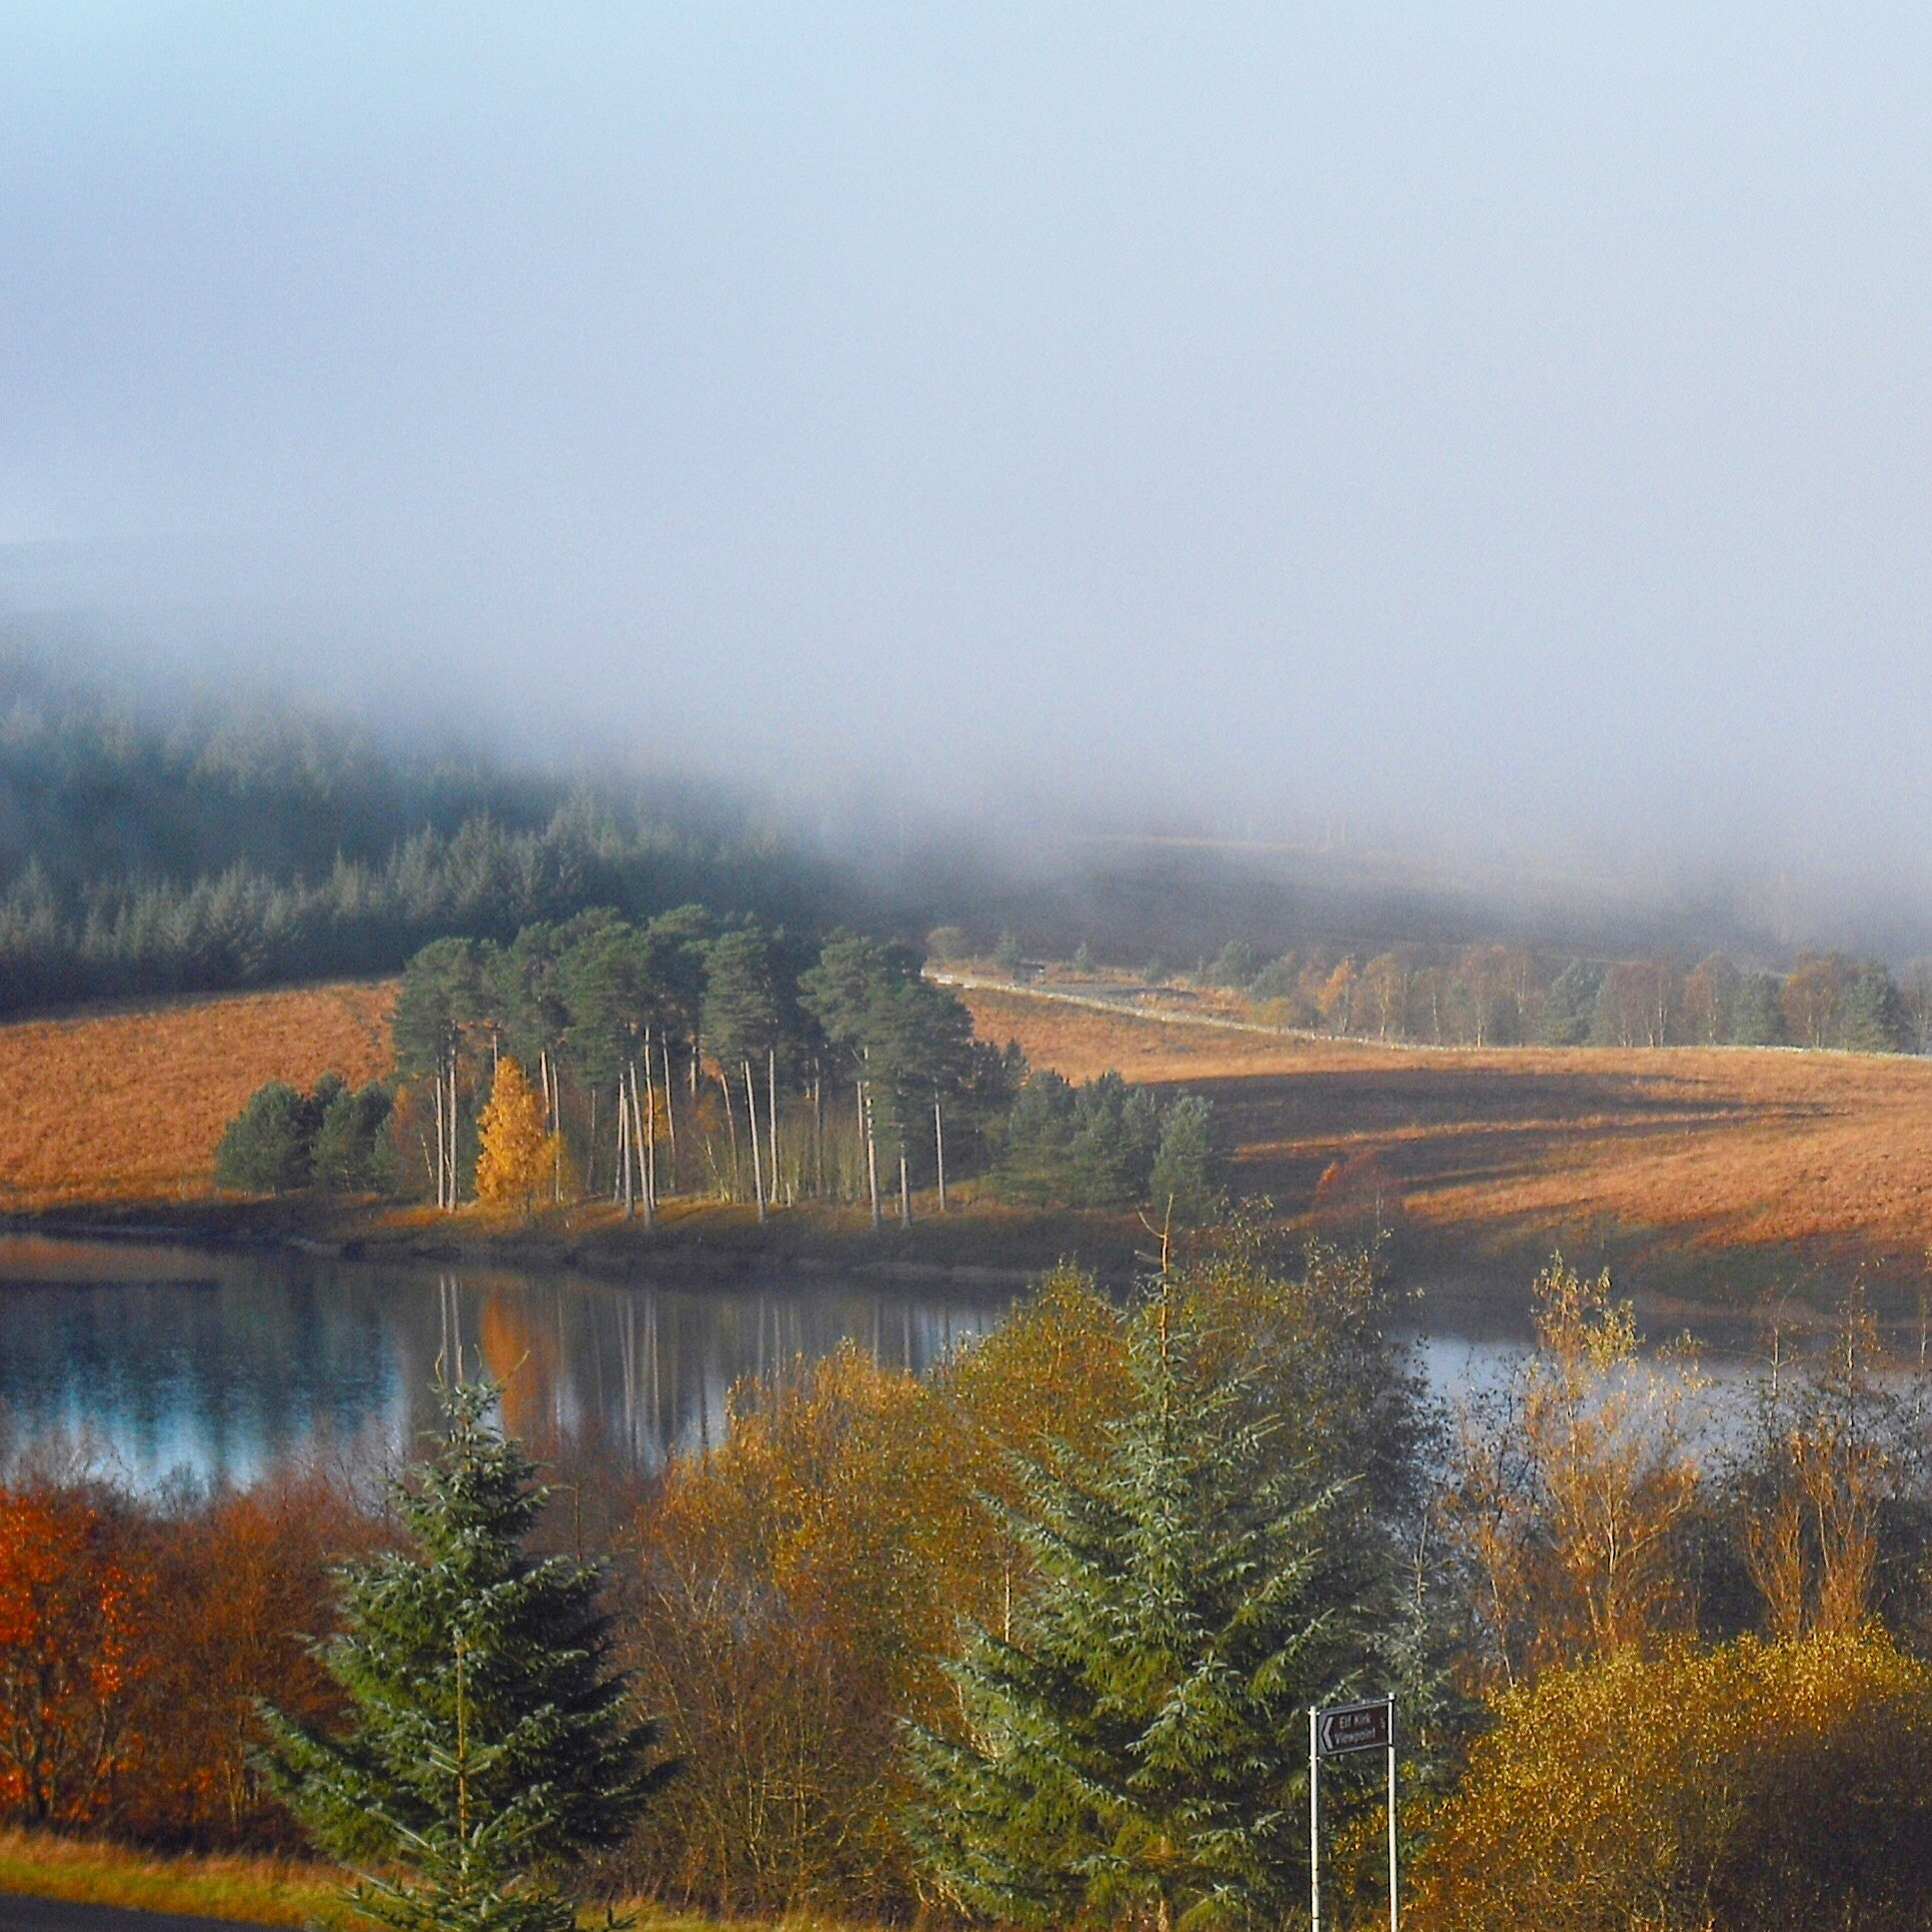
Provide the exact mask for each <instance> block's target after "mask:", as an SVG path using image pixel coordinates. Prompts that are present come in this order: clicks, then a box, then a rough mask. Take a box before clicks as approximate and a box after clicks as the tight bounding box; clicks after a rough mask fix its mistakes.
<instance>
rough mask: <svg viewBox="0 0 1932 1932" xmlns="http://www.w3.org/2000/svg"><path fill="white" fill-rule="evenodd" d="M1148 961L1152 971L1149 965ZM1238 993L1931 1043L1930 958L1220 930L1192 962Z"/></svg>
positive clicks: (1719, 1035) (1701, 1036) (1469, 1036)
mask: <svg viewBox="0 0 1932 1932" xmlns="http://www.w3.org/2000/svg"><path fill="white" fill-rule="evenodd" d="M1155 975H1156V976H1157V977H1164V976H1165V968H1164V967H1161V966H1156V967H1155ZM1192 977H1193V978H1194V979H1195V980H1196V982H1197V983H1199V984H1201V985H1206V986H1213V987H1223V988H1226V989H1229V990H1232V991H1235V992H1238V993H1240V994H1241V995H1242V996H1243V998H1244V999H1245V1001H1246V1002H1247V1005H1248V1007H1249V1009H1250V1011H1251V1012H1252V1014H1253V1016H1254V1017H1255V1018H1256V1019H1258V1020H1260V1021H1261V1022H1262V1023H1263V1024H1266V1025H1274V1026H1293V1027H1299V1028H1305V1029H1309V1030H1320V1031H1325V1032H1330V1033H1335V1034H1341V1035H1348V1036H1352V1037H1362V1036H1368V1037H1372V1038H1376V1039H1400V1040H1412V1041H1418V1042H1428V1043H1433V1044H1445V1045H1446V1044H1456V1045H1474V1046H1495V1045H1517V1044H1538V1045H1544V1046H1584V1045H1590V1046H1715V1045H1734V1046H1779V1045H1789V1046H1812V1047H1839V1048H1842V1049H1844V1050H1846V1051H1850V1052H1859V1053H1923V1052H1926V1051H1928V1050H1932V960H1919V961H1915V962H1914V963H1913V964H1912V966H1909V967H1908V968H1907V969H1906V971H1905V973H1904V975H1903V977H1902V978H1898V977H1895V976H1894V975H1893V973H1892V971H1891V968H1890V967H1888V966H1886V965H1885V964H1884V963H1883V962H1882V961H1878V960H1864V961H1855V960H1850V959H1847V958H1845V957H1844V956H1842V955H1840V954H1836V953H1830V954H1815V953H1807V954H1802V955H1800V957H1799V959H1798V961H1797V963H1796V964H1795V965H1794V966H1792V967H1791V969H1790V970H1789V971H1788V972H1784V973H1774V972H1768V971H1763V970H1747V969H1744V968H1741V967H1739V966H1735V965H1734V964H1733V963H1732V962H1731V961H1730V960H1728V959H1726V958H1725V957H1724V955H1722V954H1721V953H1714V954H1711V955H1710V956H1709V957H1708V958H1706V959H1704V960H1702V961H1700V962H1699V963H1698V964H1697V965H1695V966H1689V967H1685V966H1679V965H1675V964H1673V963H1671V962H1670V961H1667V960H1623V961H1617V962H1614V963H1611V964H1608V965H1602V964H1595V963H1591V962H1586V961H1582V960H1570V961H1551V960H1548V959H1546V958H1543V957H1540V956H1538V955H1536V954H1532V953H1530V952H1528V951H1527V950H1525V949H1522V948H1512V947H1501V946H1477V947H1467V948H1463V949H1461V950H1460V951H1457V952H1454V953H1449V954H1438V953H1434V952H1432V951H1430V950H1428V949H1425V948H1398V949H1396V950H1394V951H1391V952H1387V953H1378V954H1375V955H1374V956H1373V957H1371V958H1366V959H1364V958H1362V957H1361V956H1359V955H1356V954H1349V953H1335V952H1331V951H1327V950H1322V949H1314V950H1311V951H1309V952H1306V953H1289V954H1284V955H1283V956H1281V957H1280V958H1279V959H1275V960H1269V961H1262V960H1260V959H1258V958H1256V956H1255V954H1254V952H1253V950H1252V949H1251V948H1250V947H1247V946H1246V945H1244V944H1242V943H1241V942H1239V941H1234V942H1230V943H1229V944H1228V945H1227V946H1226V947H1225V948H1224V949H1223V950H1222V952H1221V953H1220V954H1219V955H1218V957H1216V958H1215V959H1214V960H1212V961H1211V962H1208V961H1203V962H1202V963H1201V965H1200V966H1199V968H1198V969H1197V971H1196V972H1195V973H1194V974H1193V975H1192Z"/></svg>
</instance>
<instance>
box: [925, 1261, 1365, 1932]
mask: <svg viewBox="0 0 1932 1932" xmlns="http://www.w3.org/2000/svg"><path fill="white" fill-rule="evenodd" d="M1197 1321H1198V1317H1197V1316H1196V1315H1194V1314H1191V1313H1190V1312H1188V1311H1187V1309H1186V1308H1185V1307H1184V1306H1183V1305H1182V1304H1180V1303H1179V1302H1178V1301H1177V1299H1176V1298H1175V1297H1174V1296H1173V1295H1172V1294H1171V1293H1170V1292H1169V1291H1168V1290H1166V1289H1164V1288H1163V1290H1162V1291H1161V1293H1160V1295H1159V1297H1158V1298H1157V1299H1155V1300H1154V1301H1153V1302H1152V1303H1151V1304H1149V1306H1148V1307H1146V1308H1145V1309H1143V1310H1142V1311H1141V1312H1140V1313H1139V1314H1138V1315H1136V1317H1135V1318H1134V1321H1133V1323H1132V1327H1131V1330H1130V1361H1131V1373H1132V1380H1133V1389H1134V1401H1133V1404H1132V1407H1131V1409H1130V1411H1129V1413H1128V1414H1127V1415H1126V1417H1125V1418H1124V1419H1123V1420H1122V1421H1121V1422H1120V1423H1119V1424H1118V1425H1116V1427H1115V1429H1114V1431H1113V1433H1112V1436H1111V1440H1110V1442H1109V1445H1108V1446H1107V1448H1106V1449H1105V1450H1104V1451H1103V1452H1102V1453H1101V1454H1100V1456H1099V1457H1098V1458H1097V1459H1095V1460H1093V1461H1092V1462H1090V1463H1082V1462H1081V1461H1080V1460H1079V1459H1077V1458H1075V1457H1073V1456H1071V1455H1070V1454H1069V1453H1067V1452H1066V1451H1064V1450H1062V1451H1061V1452H1060V1455H1059V1457H1058V1458H1057V1459H1056V1461H1055V1463H1054V1464H1053V1465H1052V1466H1046V1465H1042V1464H1028V1465H1026V1466H1025V1469H1024V1493H1023V1498H1022V1502H1021V1504H1020V1506H1019V1507H1018V1508H1017V1509H1016V1510H1015V1511H1013V1512H1011V1513H1010V1515H1009V1517H1008V1520H1009V1523H1010V1527H1011V1528H1012V1529H1013V1531H1014V1532H1015V1534H1016V1535H1017V1537H1018V1538H1019V1540H1020V1542H1021V1544H1022V1545H1023V1547H1024V1549H1025V1551H1026V1553H1027V1555H1028V1556H1029V1557H1030V1559H1031V1562H1032V1564H1033V1566H1034V1570H1035V1573H1036V1579H1037V1580H1036V1586H1035V1588H1034V1589H1033V1590H1032V1591H1031V1592H1030V1593H1029V1594H1028V1596H1027V1597H1026V1598H1025V1599H1024V1600H1023V1601H1022V1602H1021V1603H1019V1604H1017V1605H1015V1607H1014V1613H1013V1617H1012V1627H1011V1630H1010V1633H1009V1634H1004V1635H1002V1634H994V1633H993V1632H992V1631H989V1630H985V1629H981V1628H976V1627H975V1628H973V1629H972V1630H971V1631H970V1633H969V1638H968V1642H967V1645H966V1652H965V1654H964V1656H963V1657H962V1659H961V1661H960V1662H959V1663H958V1665H957V1666H955V1674H956V1677H957V1681H958V1685H959V1689H960V1696H961V1714H962V1718H963V1720H964V1723H963V1734H962V1735H961V1736H957V1737H948V1736H943V1735H940V1734H939V1733H937V1732H935V1731H931V1730H923V1729H916V1730H914V1731H913V1732H911V1734H910V1741H911V1749H912V1757H913V1762H914V1766H915V1769H916V1770H917V1772H918V1774H919V1776H920V1779H921V1781H922V1783H923V1784H924V1786H925V1793H924V1797H923V1799H922V1801H921V1803H920V1805H919V1807H918V1808H917V1810H916V1812H915V1814H914V1816H913V1817H912V1819H911V1820H910V1835H911V1837H912V1841H913V1843H914V1846H915V1848H916V1850H917V1852H918V1853H919V1855H920V1856H921V1858H922V1860H923V1862H924V1863H925V1864H926V1866H927V1867H928V1869H929V1870H930V1871H931V1872H932V1873H933V1875H934V1877H935V1878H936V1879H937V1880H938V1882H939V1885H940V1887H941V1889H942V1890H943V1891H944V1892H945V1893H946V1894H947V1895H948V1896H949V1897H950V1898H951V1899H952V1900H953V1901H954V1902H955V1903H956V1904H958V1905H960V1906H963V1907H965V1908H966V1909H967V1910H970V1911H973V1912H976V1913H983V1914H986V1915H988V1916H990V1917H992V1918H994V1919H998V1920H1003V1921H1005V1922H1007V1923H1016V1924H1022V1925H1048V1924H1072V1923H1075V1922H1081V1923H1088V1924H1092V1923H1100V1924H1131V1925H1141V1926H1149V1927H1158V1928H1160V1932H1169V1929H1170V1928H1174V1927H1179V1926H1188V1927H1203V1928H1204V1927H1208V1926H1245V1925H1255V1924H1260V1923H1264V1922H1265V1923H1279V1921H1280V1920H1281V1918H1282V1917H1283V1916H1284V1915H1287V1914H1289V1913H1291V1912H1292V1910H1293V1909H1294V1908H1295V1906H1296V1905H1297V1904H1298V1903H1299V1901H1300V1899H1301V1898H1302V1897H1303V1896H1304V1895H1305V1891H1306V1885H1307V1845H1306V1831H1307V1722H1306V1711H1307V1707H1308V1704H1309V1703H1310V1701H1311V1700H1312V1699H1314V1698H1315V1697H1317V1696H1319V1697H1323V1698H1326V1697H1329V1696H1332V1695H1335V1694H1337V1693H1340V1692H1343V1691H1344V1690H1346V1689H1347V1688H1348V1686H1349V1668H1350V1667H1349V1659H1350V1657H1351V1656H1358V1655H1359V1654H1360V1644H1359V1641H1358V1637H1359V1621H1358V1618H1357V1617H1355V1616H1354V1615H1351V1611H1353V1610H1354V1609H1355V1608H1356V1605H1355V1604H1354V1603H1353V1602H1351V1600H1350V1592H1351V1588H1352V1586H1351V1585H1350V1584H1349V1582H1348V1581H1347V1579H1346V1577H1345V1576H1344V1575H1343V1574H1342V1572H1341V1569H1340V1566H1337V1565H1336V1564H1335V1563H1334V1562H1333V1561H1332V1560H1331V1558H1330V1557H1329V1555H1328V1554H1327V1553H1326V1551H1325V1550H1324V1546H1323V1542H1324V1528H1325V1527H1326V1526H1327V1524H1328V1520H1329V1518H1330V1515H1331V1510H1332V1504H1333V1501H1334V1496H1335V1491H1334V1490H1332V1489H1326V1490H1323V1489H1317V1488H1311V1486H1310V1484H1309V1482H1308V1481H1307V1480H1306V1478H1305V1477H1304V1476H1303V1475H1302V1474H1301V1473H1300V1472H1298V1471H1295V1470H1291V1469H1284V1468H1282V1467H1280V1466H1279V1464H1278V1461H1277V1458H1276V1457H1275V1456H1274V1455H1273V1454H1272V1453H1271V1447H1272V1445H1271V1444H1270V1442H1269V1440H1268V1436H1269V1431H1268V1429H1267V1428H1266V1426H1265V1425H1263V1424H1257V1423H1256V1422H1255V1421H1254V1420H1253V1419H1252V1417H1253V1407H1252V1405H1251V1404H1250V1403H1248V1402H1246V1401H1245V1399H1244V1396H1245V1393H1246V1390H1247V1383H1246V1382H1245V1380H1244V1379H1243V1378H1242V1376H1241V1375H1240V1374H1239V1373H1238V1372H1225V1371H1221V1372H1213V1371H1206V1370H1204V1369H1203V1367H1202V1364H1203V1362H1204V1361H1205V1360H1206V1359H1207V1357H1208V1355H1209V1354H1210V1353H1211V1352H1212V1351H1211V1350H1204V1348H1203V1341H1204V1333H1203V1331H1201V1330H1200V1329H1199V1328H1198V1326H1197Z"/></svg>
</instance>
